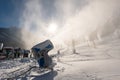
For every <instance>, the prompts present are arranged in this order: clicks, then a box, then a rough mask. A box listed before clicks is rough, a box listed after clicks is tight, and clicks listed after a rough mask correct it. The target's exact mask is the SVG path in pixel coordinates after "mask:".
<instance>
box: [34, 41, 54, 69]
mask: <svg viewBox="0 0 120 80" xmlns="http://www.w3.org/2000/svg"><path fill="white" fill-rule="evenodd" d="M53 48H54V46H53V44H52V42H51V41H50V40H46V41H44V42H41V43H39V44H37V45H35V46H33V47H32V52H33V56H34V58H35V59H36V60H37V62H38V64H39V67H42V68H44V67H49V66H50V65H51V64H52V59H51V57H49V55H48V52H49V51H50V50H52V49H53Z"/></svg>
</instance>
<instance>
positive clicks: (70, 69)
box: [0, 39, 120, 80]
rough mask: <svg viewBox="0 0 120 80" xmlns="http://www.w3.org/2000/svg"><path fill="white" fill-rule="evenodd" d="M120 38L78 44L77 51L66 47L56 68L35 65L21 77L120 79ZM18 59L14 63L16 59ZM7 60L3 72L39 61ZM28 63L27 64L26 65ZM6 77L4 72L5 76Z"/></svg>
mask: <svg viewBox="0 0 120 80" xmlns="http://www.w3.org/2000/svg"><path fill="white" fill-rule="evenodd" d="M119 42H120V39H113V40H108V39H106V40H103V41H96V42H95V47H90V46H88V45H87V44H85V45H82V46H81V45H78V46H76V52H77V54H73V53H72V50H70V49H67V50H63V51H62V52H61V54H60V55H59V61H57V58H54V61H55V62H56V63H57V65H56V66H55V68H54V71H48V72H44V73H40V72H38V69H33V70H31V71H30V72H29V74H26V75H25V76H23V77H19V78H17V80H120V70H119V66H120V43H119ZM13 62H14V63H13ZM13 62H10V61H5V62H2V63H1V65H2V66H1V65H0V74H1V75H2V74H3V73H7V72H10V71H14V70H15V69H18V68H24V70H26V69H27V68H28V66H29V65H37V64H34V63H32V62H33V61H29V60H25V61H24V60H23V62H21V60H14V61H13ZM23 64H24V65H23ZM2 77H4V76H2Z"/></svg>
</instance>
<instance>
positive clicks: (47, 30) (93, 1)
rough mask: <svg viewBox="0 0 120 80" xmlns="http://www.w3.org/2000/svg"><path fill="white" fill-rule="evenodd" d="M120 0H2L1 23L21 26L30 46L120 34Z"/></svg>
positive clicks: (0, 4) (0, 7)
mask: <svg viewBox="0 0 120 80" xmlns="http://www.w3.org/2000/svg"><path fill="white" fill-rule="evenodd" d="M119 3H120V0H0V26H2V27H4V26H5V27H8V26H20V27H21V28H22V31H21V33H22V36H21V38H22V39H23V40H24V41H25V43H26V44H25V45H26V46H27V47H31V46H33V45H34V44H36V43H38V42H40V41H43V40H45V39H51V40H52V41H54V43H59V44H64V45H66V42H68V41H71V40H72V39H74V40H78V41H87V40H94V39H98V38H99V39H101V37H103V36H107V35H109V34H114V33H117V34H118V33H119V29H120V22H119V21H120V5H119ZM28 39H29V40H28Z"/></svg>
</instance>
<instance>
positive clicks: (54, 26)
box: [48, 23, 58, 34]
mask: <svg viewBox="0 0 120 80" xmlns="http://www.w3.org/2000/svg"><path fill="white" fill-rule="evenodd" d="M57 27H58V26H57V24H55V23H50V24H49V26H48V32H49V33H52V34H53V33H55V32H56V31H57Z"/></svg>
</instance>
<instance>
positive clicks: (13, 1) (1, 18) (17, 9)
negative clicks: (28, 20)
mask: <svg viewBox="0 0 120 80" xmlns="http://www.w3.org/2000/svg"><path fill="white" fill-rule="evenodd" d="M24 1H25V0H0V27H10V26H16V27H18V26H19V25H18V24H19V17H20V15H21V13H22V10H23V7H24V6H23V4H24Z"/></svg>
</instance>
